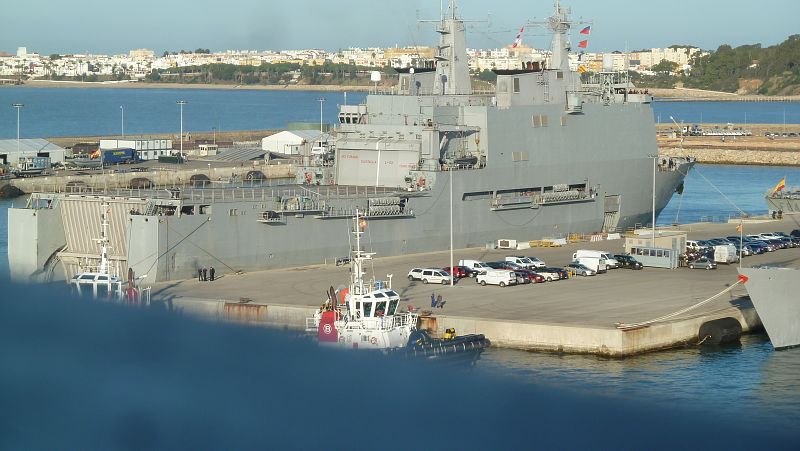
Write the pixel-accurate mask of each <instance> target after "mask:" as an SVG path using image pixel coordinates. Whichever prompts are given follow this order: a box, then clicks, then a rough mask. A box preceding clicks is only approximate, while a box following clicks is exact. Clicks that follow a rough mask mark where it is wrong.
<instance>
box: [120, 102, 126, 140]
mask: <svg viewBox="0 0 800 451" xmlns="http://www.w3.org/2000/svg"><path fill="white" fill-rule="evenodd" d="M119 111H120V114H122V124H121V125H122V137H123V138H124V137H125V107H124V106H122V105H120V106H119Z"/></svg>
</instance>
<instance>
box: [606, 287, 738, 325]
mask: <svg viewBox="0 0 800 451" xmlns="http://www.w3.org/2000/svg"><path fill="white" fill-rule="evenodd" d="M741 283H742V280H741V279H739V280H737V281H736V283H734V284H732V285H731V286H729V287H728V288H726V289H724V290H722V291H720V292H719V293H717V294H715V295H714V296H711V297H710V298H708V299H706V300H704V301H700V302H698V303H697V304H694V305H691V306H689V307H686V308H684V309H681V310H678V311H677V312H673V313H670V314H668V315H664V316H660V317H658V318H655V319H651V320H649V321H643V322H641V323H634V324H627V323H617V324H616V327H617V329H620V330H631V329H639V328H642V327H645V326H649V325H650V324H654V323H660V322H663V321H667V320H670V319H673V318H675V317H677V316H680V315H683V314H684V313H686V312H689V311H692V310H694V309H696V308H698V307H702V306H704V305H706V304H708V303H710V302H712V301H714V300H716V299H719V298H720V296H722V295H724V294H725V293H728V292H730V291H731V290H733V289H734V288H736V287H737V286H738V285H739V284H741Z"/></svg>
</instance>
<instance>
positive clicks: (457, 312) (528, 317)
mask: <svg viewBox="0 0 800 451" xmlns="http://www.w3.org/2000/svg"><path fill="white" fill-rule="evenodd" d="M794 228H797V222H796V221H795V220H794V218H793V217H791V216H788V215H787V217H786V218H785V219H783V220H782V221H767V220H765V221H762V222H757V223H753V224H745V233H759V232H766V231H776V230H783V231H786V232H788V231H790V230H792V229H794ZM682 230H685V231H687V232H688V233H689V238H690V239H704V238H711V237H716V236H728V235H734V234H736V233H737V232H736V224H719V223H701V224H692V225H686V226H683V227H682ZM622 246H623V241H621V240H620V241H604V242H599V243H577V244H570V245H567V246H564V247H561V248H536V249H530V250H527V251H508V250H486V249H464V250H457V251H456V252H455V260H456V264H457V262H458V260H459V259H480V260H484V261H493V260H501V259H503V257H504V256H506V255H513V254H524V255H535V256H537V257H539V258H540V259H542V260H544V261H545V262H547V264H548V265H549V266H563V265H565V264H566V263H568V262H569V261H570V260H571V255H572V253H573V252H574V251H575V250H576V249H579V248H581V249H604V250H608V251H611V252H621V250H622ZM799 263H800V248H794V249H785V250H779V251H777V252H772V253H767V254H764V255H758V256H751V257H747V258H745V260H744V265H745V266H752V265H758V264H784V265H794V266H798V264H799ZM207 266H215V268H216V270H217V274H218V275H221V277H219V278H218V279H217V280H216V281H214V282H198V281H197V280H196V279H195V280H187V281H179V282H174V281H173V282H168V283H160V284H157V285H156V286H154V287H153V289H154V294H155V295H157V296H161V297H163V298H167V299H170V300H171V302H172V303H173V306H175V307H177V308H179V309H183V310H184V311H186V312H187V313H192V312H194V313H198V314H201V315H205V316H210V317H213V318H216V319H222V320H225V319H229V320H233V319H237V318H238V319H239V320H241V319H243V317H242V316H241V315H242V314H243V313H242V311H243V310H248V309H253V308H257V312H258V313H256V314H255V317H253V318H249V320H251V321H258V322H265V323H268V324H271V325H273V326H282V327H288V328H301V327H302V326H303V325H304V322H303V321H302V318H304V317H305V316H306V315H310V314H311V312H312V311H313V308H315V307H318V306H319V305H320V304H321V303H322V302H323V301H324V300H325V292H326V290H327V289H328V287H329V286H331V285H333V286H334V287H339V286H344V285H346V284H347V281H348V280H349V273H348V271H349V267H348V266H338V267H337V266H335V265H334V264H333V262H330V264H327V265H315V266H306V267H300V268H287V269H277V270H268V271H260V272H253V273H249V274H242V275H235V274H228V273H226V270H225V268H224V266H223V265H222V264H219V262H214V261H209V262H208V264H207ZM444 266H449V252H435V253H429V254H416V255H407V256H400V257H389V258H377V259H375V261H374V273H375V275H376V277H377V278H378V279H386V277H385V276H386V274H394V277H393V284H394V288H395V289H396V290H397V291H398V292H399V293H400V294H401V297H402V299H403V301H404V304H411V305H413V306H414V307H417V308H419V309H420V310H429V311H432V314H431V316H430V317H429V318H425V319H424V320H423V326H425V327H429V328H431V329H433V330H434V331H443V330H444V328H447V327H456V329H457V331H458V332H459V333H484V334H486V335H487V337H488V338H489V339H491V340H492V341H493V344H495V345H496V346H501V347H511V348H518V349H528V350H541V351H559V352H576V353H594V354H601V355H609V356H626V355H633V354H638V353H642V352H648V351H654V350H658V349H665V348H670V347H675V346H679V345H683V344H692V343H693V342H694V343H696V341H697V337H698V330H699V327H700V325H702V324H703V323H705V322H707V321H711V320H714V319H718V318H725V317H733V318H736V319H737V320H739V322H740V323H741V324H742V326H743V330H745V331H748V330H750V329H753V328H757V327H759V326H760V321H759V319H758V317H757V315H756V314H755V311H754V309H753V307H752V304H751V303H750V301H749V299H747V297H746V296H747V293H746V290H745V287H744V286H742V285H738V286H736V287H735V288H734V289H733V290H732V291H730V292H728V293H726V294H725V295H724V296H722V297H721V298H719V299H716V300H714V301H713V302H711V303H709V304H707V305H704V306H703V307H701V308H700V309H698V310H695V311H692V312H690V313H687V314H685V315H683V316H681V317H678V318H677V319H673V320H671V321H669V322H665V323H656V324H653V325H651V326H649V327H645V328H640V329H637V330H632V331H621V330H618V329H617V328H616V326H615V325H616V324H617V323H626V324H631V323H638V322H642V321H647V320H651V319H654V318H657V317H661V316H662V315H666V314H669V313H672V312H675V311H677V310H680V309H683V308H685V307H688V306H690V305H693V304H696V303H697V302H699V301H702V300H705V299H708V298H710V297H712V296H713V295H715V294H717V293H719V292H721V291H723V290H724V289H726V288H727V287H729V286H730V285H731V284H733V283H735V282H736V281H737V276H738V274H737V271H736V269H737V266H736V265H735V264H734V265H720V266H719V268H718V269H717V270H714V271H704V270H691V269H688V268H679V269H677V270H673V271H670V270H665V269H655V268H645V269H644V270H642V271H631V270H627V269H616V270H610V271H609V272H608V273H606V274H601V275H598V276H595V277H576V278H574V279H570V280H564V281H559V282H548V283H544V284H535V285H523V286H515V287H506V288H500V287H496V286H486V287H481V286H479V285H477V284H475V283H474V281H473V280H472V279H464V280H462V281H461V283H458V284H456V286H455V287H452V288H451V287H449V286H441V285H425V284H423V283H421V282H409V281H408V280H407V279H406V274H407V272H408V270H409V269H410V268H412V267H444ZM368 276H371V271H370V269H369V268H368ZM432 293H434V294H435V295H436V296H438V295H441V296H442V297H443V299H444V300H445V301H446V304H445V307H444V308H442V309H431V308H430V297H431V294H432ZM232 304H235V305H236V306H237V308H232V307H231V305H232ZM242 306H247V307H242ZM254 311H255V310H254ZM244 315H245V316H247V314H246V313H244ZM244 319H245V320H247V319H248V318H244Z"/></svg>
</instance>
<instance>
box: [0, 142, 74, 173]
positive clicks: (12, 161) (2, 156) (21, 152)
mask: <svg viewBox="0 0 800 451" xmlns="http://www.w3.org/2000/svg"><path fill="white" fill-rule="evenodd" d="M66 152H67V151H66V149H64V148H62V147H59V146H57V145H55V144H53V143H51V142H50V141H47V140H45V139H20V140H19V147H17V140H16V139H0V164H3V165H9V166H11V167H17V166H18V164H19V161H20V158H22V159H26V158H34V157H47V158H50V163H63V162H64V155H65V154H66Z"/></svg>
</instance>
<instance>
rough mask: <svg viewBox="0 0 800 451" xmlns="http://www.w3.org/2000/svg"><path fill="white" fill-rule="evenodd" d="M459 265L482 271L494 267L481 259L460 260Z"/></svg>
mask: <svg viewBox="0 0 800 451" xmlns="http://www.w3.org/2000/svg"><path fill="white" fill-rule="evenodd" d="M458 266H466V267H467V268H469V269H474V270H475V271H478V272H482V271H486V270H487V269H492V268H490V267H489V265H487V264H486V263H484V262H482V261H480V260H459V261H458Z"/></svg>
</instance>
